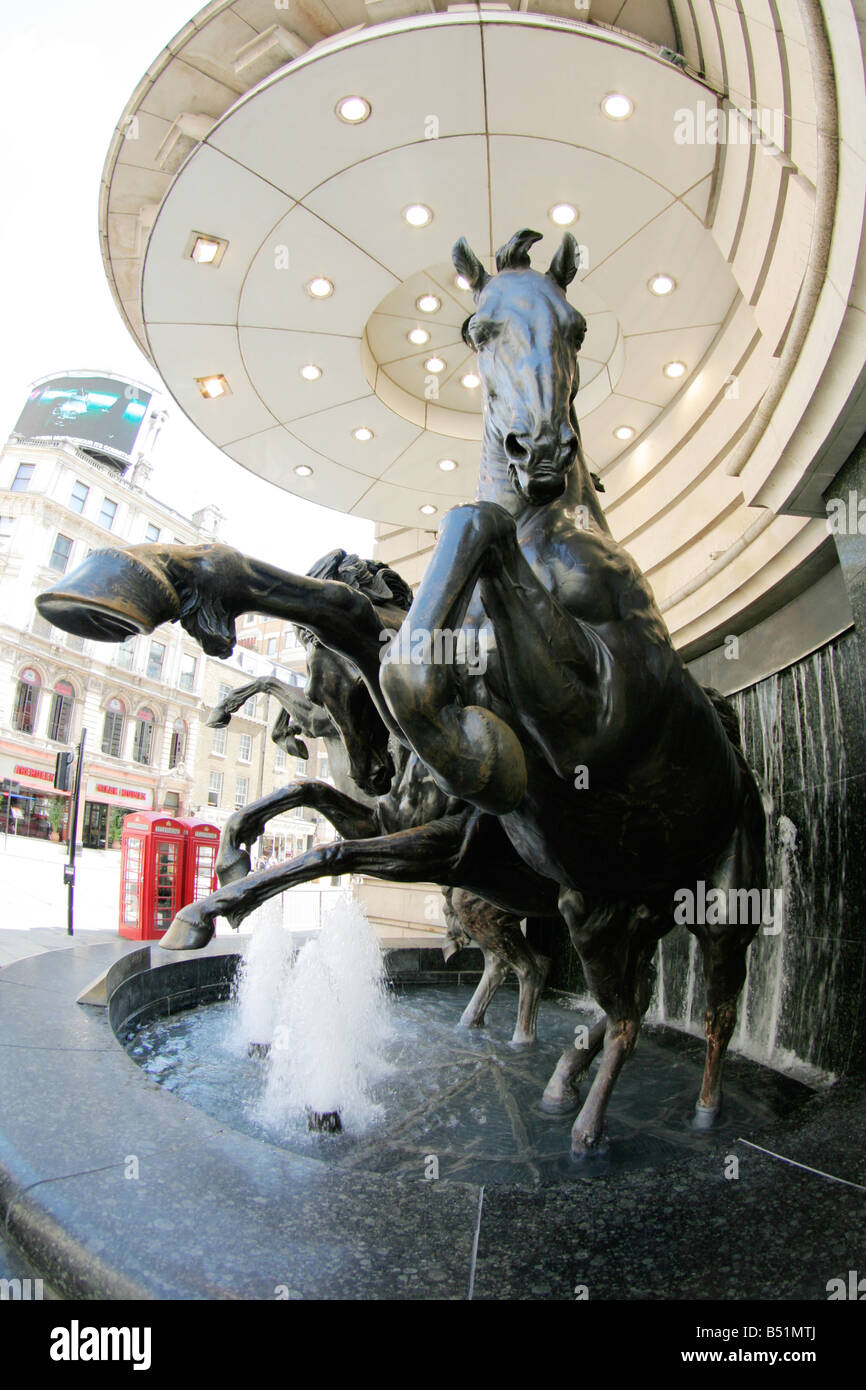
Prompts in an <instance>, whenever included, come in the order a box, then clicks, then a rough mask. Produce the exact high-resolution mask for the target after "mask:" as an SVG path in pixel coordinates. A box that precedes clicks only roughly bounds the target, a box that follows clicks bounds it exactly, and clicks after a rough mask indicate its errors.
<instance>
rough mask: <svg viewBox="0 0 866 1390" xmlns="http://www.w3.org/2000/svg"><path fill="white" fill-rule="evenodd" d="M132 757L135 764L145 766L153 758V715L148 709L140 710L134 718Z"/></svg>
mask: <svg viewBox="0 0 866 1390" xmlns="http://www.w3.org/2000/svg"><path fill="white" fill-rule="evenodd" d="M132 756H133V759H134V760H135V762H137V763H144V764H145V765H149V763H150V761H151V758H152V757H153V714H152V713H151V711H150V710H149V709H143V710H140V711H139V713H138V714H137V715H136V716H135V734H134V736H133V740H132Z"/></svg>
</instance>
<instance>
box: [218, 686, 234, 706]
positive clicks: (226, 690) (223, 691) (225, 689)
mask: <svg viewBox="0 0 866 1390" xmlns="http://www.w3.org/2000/svg"><path fill="white" fill-rule="evenodd" d="M231 693H232V688H231V686H230V685H220V693H219V696H218V698H217V704H218V705H221V704H222V702H223V700H225V699H226V698H227V697H228V696H229V695H231Z"/></svg>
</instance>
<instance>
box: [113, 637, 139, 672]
mask: <svg viewBox="0 0 866 1390" xmlns="http://www.w3.org/2000/svg"><path fill="white" fill-rule="evenodd" d="M114 660H115V662H116V663H117V665H118V666H119V667H120V668H121V670H123V671H131V670H132V668H133V666H134V664H135V638H134V637H127V639H126V641H125V642H121V644H120V646H119V647H118V648H117V650H116V651H115V653H114Z"/></svg>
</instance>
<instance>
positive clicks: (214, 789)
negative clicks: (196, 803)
mask: <svg viewBox="0 0 866 1390" xmlns="http://www.w3.org/2000/svg"><path fill="white" fill-rule="evenodd" d="M222 794H223V775H222V773H221V772H212V773H211V774H210V776H209V777H208V783H207V804H208V806H219V804H220V797H221V796H222Z"/></svg>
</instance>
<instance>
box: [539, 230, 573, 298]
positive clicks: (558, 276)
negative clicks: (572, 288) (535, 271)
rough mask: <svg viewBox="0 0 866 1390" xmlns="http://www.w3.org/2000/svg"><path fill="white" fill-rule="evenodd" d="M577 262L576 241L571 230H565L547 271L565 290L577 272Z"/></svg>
mask: <svg viewBox="0 0 866 1390" xmlns="http://www.w3.org/2000/svg"><path fill="white" fill-rule="evenodd" d="M579 264H580V252H579V251H578V249H577V242H576V241H575V239H574V237H573V236H572V235H571V232H566V233H565V236H564V237H563V238H562V241H561V243H560V247H559V250H558V251H557V253H556V255H555V256H554V258H553V260H552V261H551V262H550V267H549V269H548V272H547V273H548V275H549V276H550V278H551V280H553V281H554V283H555V284H557V285H558V286H559V288H560V289H561V290H566V289H568V286H569V285H570V284H571V282H572V280H573V279H574V277H575V275H576V274H577V267H578V265H579Z"/></svg>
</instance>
